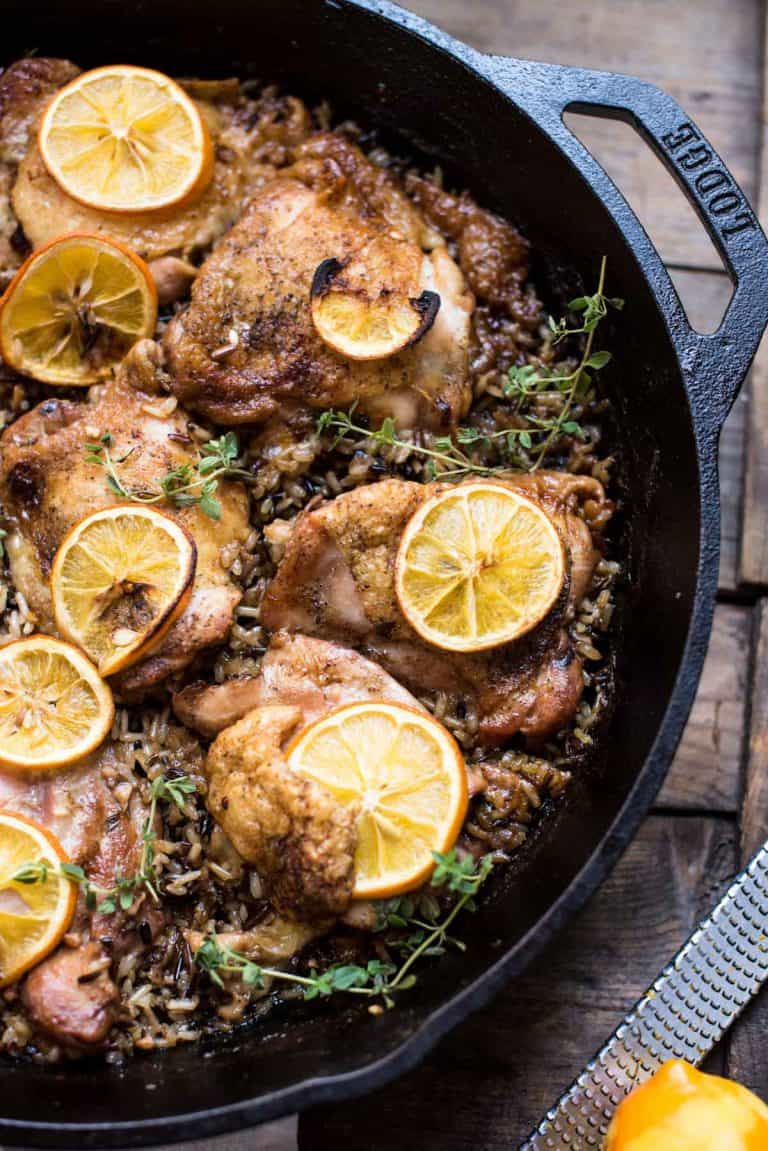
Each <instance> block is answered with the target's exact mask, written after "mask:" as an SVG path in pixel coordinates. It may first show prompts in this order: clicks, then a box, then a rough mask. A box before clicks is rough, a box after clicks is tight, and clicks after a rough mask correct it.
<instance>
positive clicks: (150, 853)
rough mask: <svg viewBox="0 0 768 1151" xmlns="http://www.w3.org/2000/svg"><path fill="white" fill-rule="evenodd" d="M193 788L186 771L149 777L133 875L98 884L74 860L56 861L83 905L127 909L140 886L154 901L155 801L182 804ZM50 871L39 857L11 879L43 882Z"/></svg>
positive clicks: (156, 891)
mask: <svg viewBox="0 0 768 1151" xmlns="http://www.w3.org/2000/svg"><path fill="white" fill-rule="evenodd" d="M196 790H197V788H196V787H195V784H194V783H193V781H192V780H191V779H190V778H189V776H186V775H180V776H176V777H175V778H173V779H169V778H167V777H166V776H164V775H160V776H158V777H157V779H154V780H153V781H152V785H151V791H150V803H149V811H148V812H147V818H146V819H145V821H144V825H143V828H142V833H141V839H142V845H141V855H140V857H139V866H138V869H137V871H136V874H135V875H130V876H118V877H117V878H116V880H115V884H114V886H113V887H98V886H97V885H96V884H94V883H91V881H90V879H89V878H88V876H87V875H86V873H85V871H84V870H83V868H82V867H80V865H79V864H77V863H62V864H60V865H59V868H58V874H59V875H63V876H64V877H65V878H66V879H69V880H70V881H71V882H72V883H76V884H77V885H78V886H79V887H80V889H81V891H82V892H83V897H84V899H85V905H86V907H88V908H90V909H91V910H95V911H97V912H99V914H101V915H113V914H114V912H116V911H117V910H118V908H120V909H121V910H122V911H128V910H129V909H130V907H131V906H132V904H133V902H134V900H135V899H136V895H137V893H138V892H139V891H140V890H141V889H142V888H144V889H145V890H146V891H148V892H149V894H150V895H151V896H152V898H153V899H154V900H155V902H156V903H159V902H160V895H159V885H158V881H157V874H156V872H155V867H154V862H155V840H156V838H157V836H156V834H155V830H154V824H155V816H156V814H157V804H158V802H159V801H160V800H163V801H164V802H167V803H172V804H175V806H176V807H183V806H184V803H185V802H186V799H187V797H188V796H190V795H193V794H194V793H195V792H196ZM50 872H51V868H50V867H49V865H48V864H47V863H44V862H42V861H32V862H28V863H23V864H22V865H21V866H20V867H19V868H18V869H17V870H16V872H15V874H14V875H13V877H12V881H14V882H16V883H23V884H32V883H45V881H46V880H47V878H48V876H49V874H50Z"/></svg>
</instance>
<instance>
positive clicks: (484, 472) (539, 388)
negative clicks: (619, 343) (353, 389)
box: [317, 257, 624, 480]
mask: <svg viewBox="0 0 768 1151" xmlns="http://www.w3.org/2000/svg"><path fill="white" fill-rule="evenodd" d="M605 269H606V261H605V257H603V259H602V261H601V264H600V278H599V282H598V286H597V291H596V292H595V293H594V295H592V296H579V297H578V298H577V299H575V300H571V301H570V303H569V305H568V308H569V310H570V311H571V312H574V313H576V314H577V315H579V316H580V317H581V323H580V324H579V325H577V326H575V327H569V326H568V322H567V320H566V319H564V318H563V319H560V320H554V319H553V318H552V317H551V316H550V318H549V327H550V330H551V332H552V343H553V345H556V344H558V343H560V341H561V340H564V339H566V337H568V336H579V335H583V336H585V337H586V338H585V341H584V350H583V353H582V356H581V359H580V361H579V363H578V365H577V366H576V367H575V368H574V369H573V370H572V371H569V372H556V371H554V370H551V369H549V368H546V367H544V366H540V367H538V368H537V367H535V366H534V365H533V364H526V365H524V366H515V367H512V368H510V370H509V372H508V374H507V379H506V380H505V382H504V385H503V387H502V392H503V394H504V396H505V397H506V398H507V399H512V400H516V401H517V403H516V415H517V416H518V417H519V418H520V420H521V421H522V426H521V427H516V428H503V429H501V430H500V431H495V432H484V431H482V430H481V429H480V428H476V427H472V426H460V427H458V428H457V429H456V431H455V433H454V434H453V435H452V436H439V437H438V438H436V439H435V440H434V443H433V444H432V446H425V445H423V444H421V443H417V442H414V441H412V440H409V439H404V438H403V437H402V436H398V434H397V430H396V427H395V421H394V420H393V419H392V418H391V417H388V418H387V419H385V420H384V421H383V423H382V424H381V425H380V427H378V428H367V427H365V426H364V425H363V424H361V423H359V422H356V421H355V419H354V418H353V416H354V412H355V408H356V406H357V405H356V404H353V405H352V407H351V408H350V409H349V411H348V412H343V411H335V410H330V411H325V412H323V413H322V414H321V415H320V417H319V418H318V420H317V433H318V435H323V434H326V433H328V432H333V433H335V434H334V437H333V439H332V441H331V444H330V449H331V450H333V449H334V448H335V447H336V446H337V445H338V443H339V442H340V441H341V440H342V439H344V438H346V437H348V436H357V437H360V438H361V439H363V440H365V441H366V442H368V443H370V444H373V445H380V446H382V447H394V448H403V449H405V450H406V451H408V452H412V453H414V454H415V455H419V456H423V457H424V458H426V460H427V472H428V474H429V477H430V478H432V479H434V478H437V479H440V480H460V479H463V478H464V477H465V476H468V475H480V476H490V475H494V474H496V473H498V472H503V471H506V470H508V468H509V466H510V464H511V463H516V464H518V465H521V464H522V466H524V467H525V468H526V470H528V471H536V469H537V468H538V467H540V465H541V464H542V462H543V460H544V459H545V457H546V455H547V453H548V452H549V451H550V449H551V448H552V447H553V445H554V444H555V443H556V442H557V440H559V439H560V438H561V437H562V436H564V435H566V436H575V437H576V438H577V439H583V438H584V436H585V432H584V429H583V428H582V427H581V425H580V424H579V423H578V421H577V420H575V419H574V418H573V414H572V413H573V408H574V406H575V404H576V403H577V402H580V401H585V400H587V399H589V396H590V392H591V388H592V382H593V378H594V377H593V373H594V372H597V371H600V369H601V368H604V367H605V366H606V364H607V363H609V361H610V359H611V354H610V352H606V351H593V344H594V336H595V330H596V329H597V326H598V324H599V323H600V321H601V320H602V319H603V318H604V317H605V316H606V315H607V314H608V308H609V307H613V308H621V307H623V304H624V301H623V300H619V299H611V298H609V297H608V296H606V295H605V294H604V290H603V289H604V286H605ZM544 395H551V396H553V397H555V398H557V399H559V400H560V410H559V411H558V413H557V414H556V415H554V416H552V417H544V416H539V415H534V414H533V413H532V412H531V411H530V410H528V409H529V406H530V401H531V399H532V398H534V397H536V396H539V397H540V396H544ZM494 442H495V443H496V445H497V447H498V448H499V449H500V450H501V453H502V455H503V456H504V457H505V459H504V462H503V463H501V464H497V465H494V466H491V465H488V464H483V463H481V462H479V461H478V460H476V459H474V458H473V457H472V456H471V455H470V454H469V453H468V450H467V449H469V450H472V449H482V448H488V447H490V445H491V444H492V443H494ZM520 449H522V450H523V451H524V452H525V453H527V455H526V456H525V457H521V454H520Z"/></svg>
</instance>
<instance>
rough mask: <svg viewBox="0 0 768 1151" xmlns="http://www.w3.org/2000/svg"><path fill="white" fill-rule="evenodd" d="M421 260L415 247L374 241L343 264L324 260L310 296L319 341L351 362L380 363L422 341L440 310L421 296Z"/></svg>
mask: <svg viewBox="0 0 768 1151" xmlns="http://www.w3.org/2000/svg"><path fill="white" fill-rule="evenodd" d="M424 259H425V257H424V255H423V253H422V252H421V249H420V248H418V247H417V246H416V245H415V244H409V243H406V242H405V241H404V240H397V239H393V238H392V237H390V236H378V237H377V238H376V239H374V240H372V241H371V242H370V243H369V244H367V245H366V246H365V247H364V248H363V249H362V250H361V251H360V252H359V253H357V255H355V256H353V257H352V258H351V259H350V260H348V261H346V262H345V263H340V262H339V261H338V260H336V259H329V260H323V262H322V264H320V265H319V267H318V268H317V269H316V271H315V274H314V277H313V280H312V288H311V291H310V299H311V309H312V322H313V323H314V325H315V330H316V331H317V333H318V335H319V336H320V338H321V339H322V340H323V341H324V343H326V344H327V345H328V346H329V347H330V348H333V350H334V351H335V352H338V353H339V354H340V355H342V356H346V357H347V359H350V360H382V359H385V358H386V357H387V356H393V355H395V354H396V353H397V352H402V351H403V350H404V349H405V348H408V347H410V346H411V345H412V344H415V343H416V342H417V340H420V339H421V337H422V336H424V335H425V334H426V333H427V332H428V331H429V329H430V328H431V327H432V324H433V323H434V321H435V316H436V315H437V313H438V310H439V308H440V297H439V295H438V294H437V292H431V291H423V292H420V291H419V285H420V283H421V279H422V264H423V262H424Z"/></svg>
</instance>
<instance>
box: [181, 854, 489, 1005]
mask: <svg viewBox="0 0 768 1151" xmlns="http://www.w3.org/2000/svg"><path fill="white" fill-rule="evenodd" d="M434 856H435V860H436V861H437V867H436V868H435V871H434V874H433V876H432V885H433V887H446V888H447V889H448V891H450V892H453V893H455V894H456V895H457V896H458V898H457V900H456V902H455V903H454V905H453V907H452V908H451V909H450V911H448V912H447V914H446V915H445V916H444V918H442V919H440V918H439V916H440V905H439V904H438V902H437V900H436V899H434V898H432V897H428V898H429V899H431V904H432V912H430V910H429V907H428V909H427V912H426V914H427V916H428V918H424V919H421V918H415V917H414V916H413V914H412V910H413V908H415V903H414V901H413V899H412V897H404V898H403V899H402V900H389V901H388V903H387V904H386V905H385V907H384V908H382V909H381V911H380V916H379V929H380V930H384V929H386V928H399V929H405V930H407V931H408V932H409V934H408V935H407V936H404V937H402V938H400V937H398V938H396V939H395V940H394V941H393V942H392V943H391V944H390V946H391V947H392V949H393V950H396V951H397V952H398V953H399V954H400V955H401V956H402V959H403V961H402V962H401V964H400V965H399V966H397V965H396V964H394V963H390V962H386V961H384V960H382V959H371V960H369V961H368V963H367V964H366V965H365V966H364V967H363V966H361V965H360V964H356V963H344V964H334V965H333V966H332V967H328V968H326V970H325V971H320V972H316V973H314V972H313V973H311V974H309V975H297V974H296V973H295V972H293V971H282V970H279V969H278V968H274V967H263V966H262V965H261V964H258V963H254V962H253V960H251V959H249V958H248V956H247V955H243V954H242V953H241V952H239V951H234V950H232V948H230V947H226V946H225V945H224V944H222V943H221V942H220V941H219V939H218V938H217V936H215V935H209V936H207V937H206V938H205V939H204V940H203V942H202V943H201V945H200V946H199V947H198V949H197V951H196V952H195V956H194V959H195V963H196V964H197V965H198V966H199V967H200V968H202V970H204V971H206V972H207V973H208V975H209V977H210V978H211V980H212V981H213V982H214V983H215V984H216V985H217V986H219V987H223V986H224V981H223V979H222V974H228V975H230V974H231V975H239V976H240V978H241V979H242V981H243V983H245V984H246V985H248V986H249V987H256V988H263V987H264V986H265V980H266V979H274V980H276V981H278V982H283V983H291V984H294V985H296V986H297V987H299V988H300V989H301V992H302V995H303V997H304V999H316V998H317V997H318V996H328V995H333V994H334V992H337V991H343V992H347V993H348V994H350V995H364V996H367V997H369V998H380V999H381V1000H382V1001H383V1003H384V1006H385V1007H391V1006H392V1005H393V1003H394V1000H393V998H392V996H393V994H394V993H395V992H396V991H406V990H407V989H408V988H409V987H413V985H414V983H415V982H416V975H415V974H414V973H413V971H412V968H413V966H414V964H415V963H416V962H417V961H418V960H419V959H421V958H422V957H423V956H428V955H440V954H442V953H443V952H444V951H445V948H446V946H448V945H452V946H454V947H457V948H459V949H460V950H464V949H465V944H464V943H463V942H462V941H461V940H460V939H455V938H453V937H452V936H450V935H449V934H448V929H449V927H450V926H451V924H452V923H453V921H454V920H455V919H456V917H457V916H458V915H459V913H460V912H461V911H463V910H464V909H465V908H467V909H473V908H474V903H473V899H474V896H475V895H476V894H477V892H478V891H479V889H480V887H481V885H482V884H483V883H484V882H485V880H486V879H487V878H488V876H489V874H490V872H491V868H492V866H493V861H492V858H491V856H490V855H486V856H484V857H483V858H482V859H481V860H480V861H479V862H478V863H475V861H474V860H473V859H472V858H471V857H465V858H461V859H460V858H459V857H458V855H457V852H456V850H455V848H454V850H453V851H449V852H447V853H446V854H444V855H441V854H440V853H438V852H435V853H434ZM406 900H407V903H406ZM406 912H407V914H406Z"/></svg>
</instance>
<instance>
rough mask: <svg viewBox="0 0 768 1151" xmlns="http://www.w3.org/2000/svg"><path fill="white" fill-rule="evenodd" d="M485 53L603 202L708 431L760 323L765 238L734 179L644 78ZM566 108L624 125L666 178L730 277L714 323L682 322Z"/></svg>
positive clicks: (647, 245)
mask: <svg viewBox="0 0 768 1151" xmlns="http://www.w3.org/2000/svg"><path fill="white" fill-rule="evenodd" d="M485 59H486V62H487V65H488V67H487V74H488V75H489V78H490V79H491V80H492V81H493V82H494V83H495V84H496V85H497V86H498V87H500V88H501V89H502V90H503V91H504V92H505V94H506V95H508V96H510V97H511V98H512V99H513V100H514V101H515V102H516V103H518V104H520V105H521V106H522V107H523V109H524V110H525V111H527V112H528V113H529V114H530V115H531V117H532V118H533V119H535V120H536V121H538V122H541V121H542V120H543V119H545V120H546V127H547V129H548V130H549V132H550V134H551V135H552V136H554V138H555V140H556V142H557V144H558V145H559V147H560V148H561V149H562V151H564V152H565V153H566V155H567V156H568V157H569V159H570V160H571V161H572V162H573V163H574V164H575V165H576V167H577V168H578V169H579V171H580V172H581V174H582V175H583V176H584V177H585V178H586V179H587V181H588V182H589V183H590V184H591V185H592V187H593V188H594V189H595V191H597V193H598V194H599V195H600V196H601V198H602V199H603V200H604V201H606V202H607V204H608V206H609V207H610V208H611V210H612V212H613V215H614V217H615V218H616V220H617V223H618V224H619V226H620V227H621V228H622V231H623V232H624V234H625V237H626V239H627V240H628V242H629V243H630V245H631V246H632V248H633V250H634V251H635V253H636V255H637V256H638V257H639V258H640V259H641V262H642V265H643V268H644V270H645V271H646V274H647V275H648V278H649V279H650V281H651V286H652V288H653V289H654V292H655V294H656V298H657V301H658V303H659V306H660V307H661V309H662V311H663V312H664V314H665V316H666V320H667V326H668V328H669V331H670V334H671V336H672V339H673V340H674V343H675V346H676V348H677V353H678V357H679V360H680V363H681V365H682V368H683V372H684V374H685V376H686V382H687V384H688V386H689V389H690V390H692V391H694V392H700V393H701V398H700V402H699V404H697V411H698V413H700V414H701V415H702V418H703V423H704V429H703V430H707V429H709V430H711V431H712V432H713V433H715V434H717V433H718V432H719V430H720V428H721V427H722V424H723V422H724V420H725V417H726V416H727V414H728V410H729V409H730V407H731V404H732V403H733V401H734V400H735V398H736V395H737V394H738V391H739V388H740V386H741V383H742V381H743V379H744V376H745V375H746V373H747V369H748V368H749V365H750V363H751V361H752V357H753V356H754V354H755V352H756V350H757V346H758V344H759V342H760V337H761V336H762V334H763V331H764V329H765V327H766V323H768V241H766V238H765V236H764V234H763V231H762V229H761V228H760V225H759V223H758V222H757V219H756V218H755V215H754V213H753V211H752V209H751V208H750V206H749V204H748V202H747V200H746V197H745V196H744V194H743V193H742V191H741V189H740V188H739V186H738V184H737V183H736V181H735V180H734V178H733V176H732V175H731V173H730V172H729V171H728V169H727V168H726V166H725V164H724V163H723V161H722V160H721V159H720V157H719V156H718V155H717V153H716V152H715V150H714V148H713V147H712V145H711V144H710V143H708V141H707V140H706V139H705V138H704V136H703V135H702V133H701V132H700V131H699V129H698V128H696V126H695V125H694V124H692V123H691V121H690V120H689V119H688V117H687V116H686V114H685V113H684V112H683V110H682V108H681V107H680V106H679V104H677V103H676V102H675V101H674V100H673V99H672V97H671V96H668V95H667V94H666V92H663V91H661V89H659V88H656V87H655V86H654V85H653V84H648V83H646V82H645V81H643V80H637V79H634V78H633V77H631V76H622V75H617V74H615V73H612V72H595V71H590V70H587V69H581V68H566V67H561V66H559V65H555V64H541V63H536V62H533V61H527V60H514V59H510V58H509V57H503V56H489V57H486V58H485ZM566 111H574V112H586V113H590V114H592V115H597V116H604V117H607V118H609V119H618V120H623V121H625V122H627V123H629V124H631V125H632V127H634V128H635V129H636V130H637V131H638V133H639V134H640V135H641V136H642V138H643V139H644V140H645V141H646V143H647V144H649V146H650V147H651V148H652V149H653V151H654V152H655V154H656V155H657V156H658V158H659V159H660V160H661V162H662V163H663V164H664V166H665V167H666V168H667V170H668V171H669V172H671V173H672V175H673V176H674V177H675V179H676V180H677V182H678V184H679V185H680V187H681V188H682V190H683V192H684V193H685V195H686V196H687V198H688V199H689V200H690V202H691V204H692V205H693V207H694V208H695V210H696V213H697V215H698V217H699V219H700V220H701V222H702V224H703V225H704V227H705V228H706V230H707V232H708V234H709V236H710V237H711V239H712V241H713V243H714V244H715V247H716V248H717V250H718V252H719V253H720V255H721V257H722V259H723V262H724V264H725V266H726V268H727V270H728V274H729V276H730V278H731V280H732V282H733V284H734V294H733V297H732V298H731V302H730V304H729V305H728V309H727V311H726V313H725V315H724V317H723V320H722V323H721V324H720V327H719V328H718V330H717V331H716V332H714V333H712V334H711V335H701V334H700V333H698V332H695V331H694V330H693V329H692V328H691V326H690V324H689V323H688V320H687V318H686V316H685V312H684V311H683V308H682V305H681V304H680V301H679V298H678V296H677V293H676V292H675V290H674V288H673V286H672V282H671V280H670V279H669V275H668V273H667V272H666V269H665V268H664V266H663V264H662V262H661V258H660V257H659V255H658V252H657V251H656V249H655V248H654V247H653V245H652V244H651V242H650V240H649V239H648V236H647V234H646V233H645V231H644V230H643V228H642V226H641V224H640V223H639V221H638V220H637V217H636V216H635V215H634V213H633V212H632V210H631V208H630V207H629V205H628V204H627V202H626V200H625V199H624V197H623V196H622V195H621V193H620V192H619V191H618V189H617V188H616V186H615V185H614V184H613V182H612V181H611V180H610V179H609V177H608V176H607V175H606V173H605V172H604V170H603V169H602V168H601V167H600V165H599V164H598V163H597V161H596V160H595V158H594V157H593V156H592V154H591V153H590V152H589V151H588V150H587V149H586V148H585V147H584V145H583V144H582V143H581V141H580V140H579V139H577V137H576V136H574V135H573V133H572V132H571V131H570V130H569V129H568V128H567V127H566V125H565V124H564V122H563V113H564V112H566Z"/></svg>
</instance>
